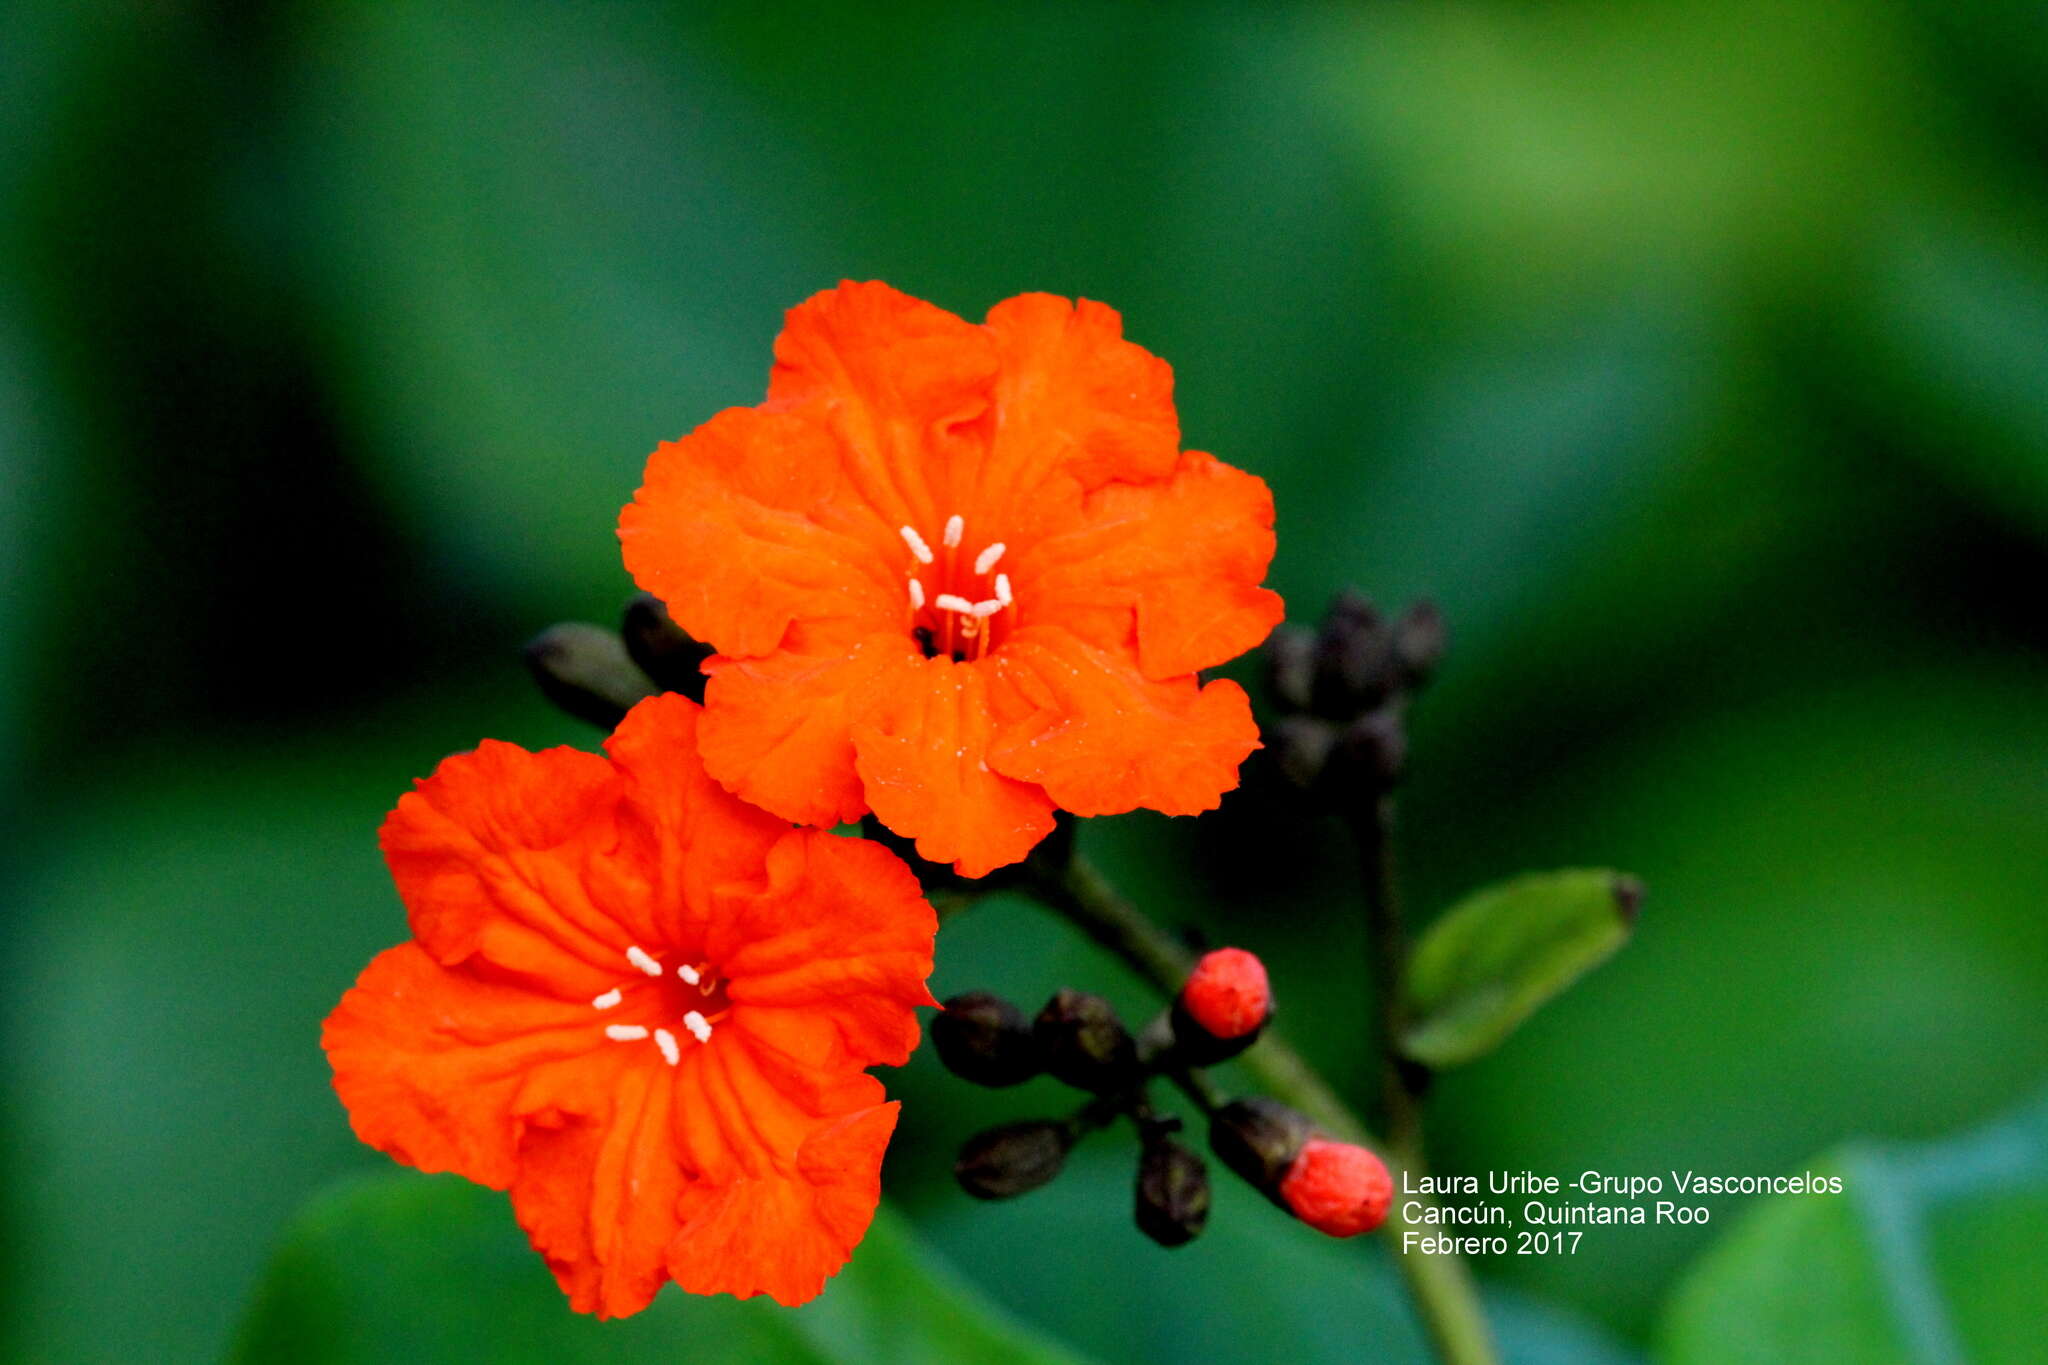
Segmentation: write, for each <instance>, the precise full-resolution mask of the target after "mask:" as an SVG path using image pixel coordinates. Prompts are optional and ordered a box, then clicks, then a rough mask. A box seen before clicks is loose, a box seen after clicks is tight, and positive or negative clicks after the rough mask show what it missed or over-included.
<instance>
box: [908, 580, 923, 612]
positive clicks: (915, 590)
mask: <svg viewBox="0 0 2048 1365" xmlns="http://www.w3.org/2000/svg"><path fill="white" fill-rule="evenodd" d="M910 609H911V610H912V611H923V610H924V583H923V582H922V581H921V580H919V579H915V578H913V579H911V580H910Z"/></svg>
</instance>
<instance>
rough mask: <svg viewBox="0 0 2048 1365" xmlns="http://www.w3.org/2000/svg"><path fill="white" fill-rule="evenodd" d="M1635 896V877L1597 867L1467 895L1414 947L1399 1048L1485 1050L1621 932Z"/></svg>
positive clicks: (1448, 1053) (1617, 941)
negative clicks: (1406, 1023)
mask: <svg viewBox="0 0 2048 1365" xmlns="http://www.w3.org/2000/svg"><path fill="white" fill-rule="evenodd" d="M1641 897H1642V887H1641V885H1640V884H1638V883H1637V882H1636V881H1635V879H1634V878H1632V877H1626V876H1623V875H1622V874H1620V873H1617V872H1610V871H1607V870H1605V869H1598V868H1595V869H1577V870H1572V871H1565V872H1535V873H1530V874H1528V875H1526V876H1522V877H1517V878H1515V879H1514V880H1512V881H1508V882H1503V883H1501V884H1500V885H1499V886H1492V887H1488V888H1487V889H1486V890H1484V891H1480V892H1477V893H1475V894H1473V895H1471V896H1468V897H1466V898H1465V899H1464V900H1463V901H1461V902H1459V903H1458V904H1457V905H1456V906H1454V907H1453V908H1452V909H1451V910H1450V911H1449V912H1448V913H1446V914H1445V915H1444V917H1443V918H1442V919H1440V920H1438V921H1437V922H1436V923H1435V924H1433V925H1431V926H1430V929H1429V932H1428V933H1426V934H1424V935H1423V936H1422V941H1421V942H1420V943H1418V944H1417V945H1416V947H1415V955H1414V958H1413V960H1412V961H1411V962H1410V963H1409V969H1408V972H1409V979H1408V993H1409V1013H1410V1018H1411V1019H1412V1020H1413V1022H1412V1024H1411V1025H1410V1027H1409V1029H1408V1034H1407V1036H1406V1037H1405V1038H1403V1039H1402V1049H1403V1050H1404V1051H1405V1052H1407V1053H1408V1055H1409V1056H1411V1057H1413V1058H1415V1059H1416V1060H1417V1061H1420V1062H1426V1063H1428V1064H1429V1065H1431V1066H1438V1067H1444V1066H1457V1065H1459V1064H1460V1063H1463V1062H1469V1061H1471V1060H1472V1059H1474V1058H1475V1057H1481V1056H1484V1055H1485V1054H1486V1053H1488V1052H1491V1051H1492V1050H1493V1049H1494V1048H1496V1047H1498V1046H1499V1045H1500V1043H1501V1040H1502V1039H1504V1038H1506V1037H1507V1036H1508V1035H1509V1034H1510V1033H1512V1032H1514V1030H1515V1027H1516V1026H1517V1025H1518V1024H1520V1023H1521V1022H1522V1021H1523V1020H1524V1019H1526V1018H1528V1017H1529V1016H1530V1015H1531V1014H1532V1013H1534V1012H1535V1010H1536V1008H1537V1007H1538V1006H1539V1005H1542V1004H1543V1003H1544V1002H1545V1001H1547V1000H1549V999H1550V998H1551V997H1552V996H1554V995H1556V994H1557V993H1558V992H1560V991H1562V990H1563V989H1564V988H1565V987H1567V986H1569V985H1571V984H1572V982H1574V981H1576V980H1578V979H1579V978H1580V977H1581V976H1583V975H1585V974H1586V973H1587V972H1588V971H1590V970H1592V969H1593V968H1594V967H1597V966H1599V965H1600V964H1601V963H1602V962H1605V961H1606V960H1607V959H1608V958H1609V957H1610V956H1612V955H1613V953H1614V951H1615V949H1617V948H1619V947H1621V945H1622V944H1623V943H1624V942H1626V941H1627V939H1628V936H1629V931H1630V930H1631V929H1632V928H1633V927H1634V925H1635V918H1636V905H1637V902H1638V901H1639V900H1640V899H1641Z"/></svg>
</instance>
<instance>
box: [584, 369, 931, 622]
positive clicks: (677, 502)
mask: <svg viewBox="0 0 2048 1365" xmlns="http://www.w3.org/2000/svg"><path fill="white" fill-rule="evenodd" d="M619 540H620V543H621V546H622V548H623V550H624V552H625V560H626V569H627V571H628V572H630V573H631V574H632V575H633V578H634V581H635V582H637V583H639V585H640V586H641V587H643V588H645V589H646V590H647V591H649V592H651V593H653V594H654V595H655V596H656V597H659V598H660V599H661V600H662V601H663V602H664V603H666V604H667V606H668V609H669V613H670V614H671V615H672V616H674V617H675V619H676V622H677V624H679V625H681V626H682V628H683V629H684V630H686V631H688V632H689V633H690V634H692V635H694V636H696V637H697V638H698V639H700V640H703V641H706V642H708V643H709V644H711V645H712V646H713V647H714V648H716V649H718V650H719V651H721V652H722V653H726V654H736V655H760V654H766V653H768V652H769V651H770V650H772V649H774V648H775V647H776V646H777V645H779V644H781V643H782V637H783V634H784V632H785V631H786V630H787V629H788V628H789V623H790V622H791V621H792V620H795V619H797V618H799V617H801V618H805V619H809V620H850V621H859V622H864V623H866V624H867V625H869V626H871V627H872V626H875V625H881V626H885V627H886V626H888V625H890V624H892V623H893V622H894V621H895V620H896V619H897V618H898V617H900V616H901V614H902V609H903V583H902V575H901V573H900V572H899V571H898V570H897V568H896V567H895V557H894V551H896V550H898V549H900V548H901V544H902V542H901V541H900V540H898V539H897V532H896V524H894V523H889V524H885V523H884V522H883V521H882V520H881V518H880V517H878V516H877V515H876V514H875V512H874V511H873V509H872V508H870V507H869V506H868V504H867V503H866V502H864V501H863V500H862V499H861V498H860V497H859V496H858V495H857V494H856V493H855V492H854V490H853V489H852V487H851V486H850V484H849V483H848V480H847V477H846V475H845V473H844V472H843V471H842V468H841V462H840V447H839V445H838V443H837V442H835V440H834V439H833V437H832V436H831V435H830V434H829V433H828V432H827V431H826V429H825V427H824V426H823V425H822V424H820V423H819V422H816V421H812V420H809V419H806V418H803V417H798V416H795V415H793V414H790V413H784V412H764V411H761V410H759V409H756V408H729V409H727V410H726V411H724V412H722V413H720V414H718V416H716V417H714V418H712V419H711V420H710V421H709V422H706V423H705V424H704V425H703V426H701V427H699V428H697V430H695V431H693V432H691V433H690V434H689V435H688V436H685V437H684V438H683V439H682V440H680V441H670V442H667V443H665V444H663V445H662V446H661V447H659V448H658V449H657V450H656V451H655V452H654V454H653V456H652V457H651V458H649V460H648V462H647V474H646V482H645V483H644V484H643V485H642V486H641V488H640V491H639V492H638V493H636V494H635V495H634V499H633V501H632V502H631V503H629V504H628V505H627V507H626V509H625V511H624V512H623V513H621V514H620V518H619Z"/></svg>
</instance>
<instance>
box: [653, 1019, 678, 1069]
mask: <svg viewBox="0 0 2048 1365" xmlns="http://www.w3.org/2000/svg"><path fill="white" fill-rule="evenodd" d="M654 1045H655V1046H656V1047H658V1048H660V1049H661V1060H663V1061H664V1062H667V1063H668V1064H669V1065H670V1066H674V1065H675V1064H676V1063H677V1062H680V1061H681V1060H683V1050H682V1049H681V1048H679V1047H677V1046H676V1036H675V1035H674V1034H673V1033H670V1032H669V1031H668V1030H667V1029H665V1028H658V1029H656V1030H655V1031H654Z"/></svg>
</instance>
